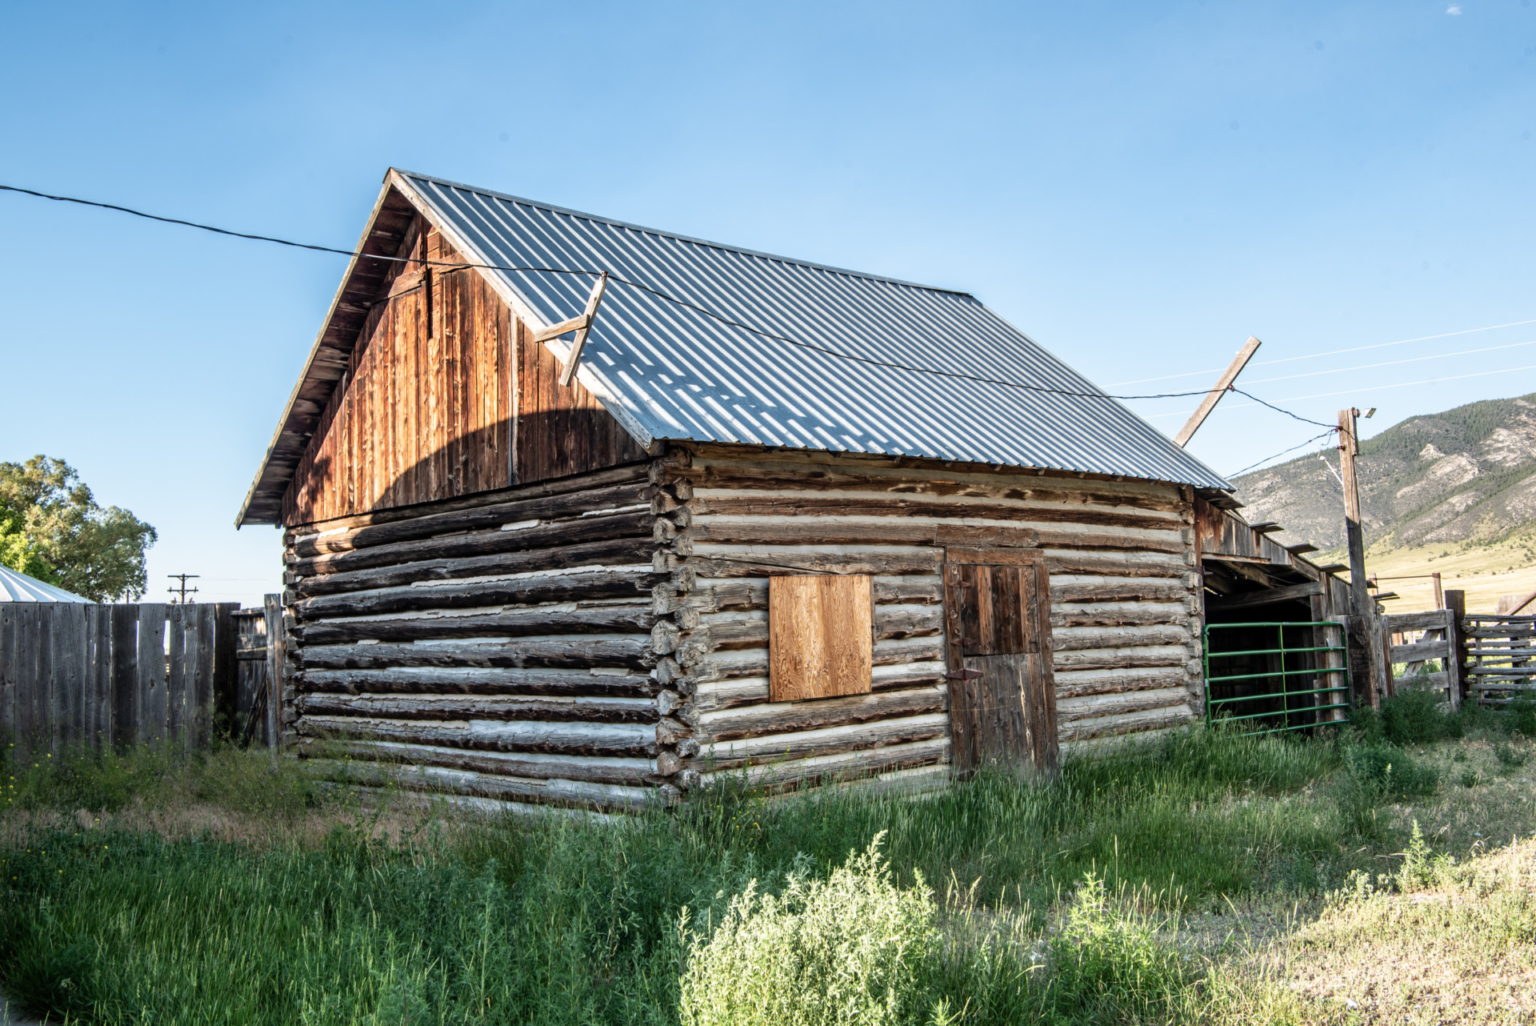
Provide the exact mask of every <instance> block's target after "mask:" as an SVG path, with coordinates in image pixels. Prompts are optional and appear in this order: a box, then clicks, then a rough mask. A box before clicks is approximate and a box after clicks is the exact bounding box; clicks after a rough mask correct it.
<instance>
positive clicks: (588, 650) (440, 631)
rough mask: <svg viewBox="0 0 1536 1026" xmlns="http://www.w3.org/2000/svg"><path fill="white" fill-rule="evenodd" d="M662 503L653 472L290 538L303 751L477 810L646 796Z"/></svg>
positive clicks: (656, 713) (668, 725)
mask: <svg viewBox="0 0 1536 1026" xmlns="http://www.w3.org/2000/svg"><path fill="white" fill-rule="evenodd" d="M653 493H654V489H653V488H652V486H651V484H650V482H649V480H648V477H647V470H646V467H645V466H644V465H643V464H642V465H634V466H628V467H619V468H614V469H610V470H606V471H600V472H597V473H593V474H587V475H581V476H577V477H572V478H566V479H562V480H559V481H553V482H548V483H546V484H542V485H534V486H529V487H521V488H513V489H505V490H501V491H498V492H491V493H487V494H483V495H478V496H474V497H472V498H466V499H460V500H456V501H455V502H449V503H437V504H433V505H431V506H427V507H424V508H419V509H415V510H383V511H380V512H376V513H372V514H367V515H362V516H357V517H351V518H346V519H342V520H337V521H330V522H327V523H323V524H320V525H310V526H300V527H297V528H292V529H290V530H289V531H288V533H287V536H286V543H287V544H286V555H285V559H286V561H287V575H286V578H285V581H286V584H287V591H286V592H285V595H284V603H285V604H286V605H287V606H288V608H289V610H290V613H291V615H292V618H293V627H292V630H291V646H292V649H293V650H294V658H293V662H294V673H295V677H296V685H297V714H298V715H297V719H296V721H295V723H294V725H293V736H292V739H291V740H293V741H295V742H296V743H297V745H298V747H299V750H300V753H301V754H302V755H306V756H309V757H313V758H317V759H320V760H324V761H321V762H317V764H316V765H318V766H320V767H322V768H324V769H327V770H332V771H334V772H335V773H337V774H339V775H343V776H345V777H347V778H348V779H353V780H356V781H358V782H361V783H364V784H376V783H379V782H381V781H385V780H393V781H395V782H397V783H399V784H401V785H403V786H406V787H408V788H420V789H424V790H432V791H439V792H446V793H448V794H450V795H457V796H459V797H460V798H462V799H463V800H465V801H470V802H483V801H484V800H492V801H503V802H514V803H521V802H541V803H552V804H557V805H579V806H583V807H593V806H595V807H600V808H614V807H619V808H622V807H634V806H638V805H642V804H644V802H645V801H647V800H648V799H654V798H655V797H656V796H657V794H658V791H657V789H658V788H660V787H662V785H664V784H666V783H667V780H666V774H665V773H663V772H659V771H658V766H657V762H658V757H659V756H660V755H661V753H662V752H663V751H664V749H665V745H666V743H667V741H668V739H669V738H670V737H671V734H672V733H673V732H675V726H676V721H673V720H669V719H668V718H667V713H669V712H670V711H671V710H672V709H673V708H674V707H675V706H676V705H677V696H676V695H675V694H674V693H672V692H669V691H667V690H666V689H664V688H663V687H661V685H660V684H659V683H658V682H657V680H656V679H655V678H654V676H653V675H652V672H651V671H652V669H653V667H654V666H655V664H656V655H655V652H654V644H653V640H652V635H653V628H654V627H655V625H656V623H657V617H656V614H655V612H654V611H653V608H652V596H651V592H652V586H653V584H654V583H655V581H656V580H657V579H658V578H657V575H656V573H655V572H654V571H653V569H652V557H653V553H654V549H655V543H654V542H653V540H652V535H653V524H654V521H655V516H654V514H653V513H652V510H651V499H652V495H653ZM342 756H344V757H345V761H343V760H342V759H341V758H340V757H342ZM667 793H668V792H665V791H663V792H660V794H662V795H665V794H667Z"/></svg>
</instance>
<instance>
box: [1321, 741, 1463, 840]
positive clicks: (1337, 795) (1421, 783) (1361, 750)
mask: <svg viewBox="0 0 1536 1026" xmlns="http://www.w3.org/2000/svg"><path fill="white" fill-rule="evenodd" d="M1343 754H1344V773H1343V774H1342V775H1341V777H1340V779H1339V781H1338V783H1336V784H1335V785H1334V787H1335V790H1334V800H1335V802H1336V804H1337V806H1338V810H1339V815H1340V818H1341V819H1342V820H1343V822H1344V826H1345V828H1346V829H1348V830H1350V831H1351V832H1353V833H1356V834H1359V835H1361V836H1366V837H1369V836H1375V835H1376V834H1377V833H1378V832H1379V827H1378V824H1377V822H1376V808H1377V806H1379V805H1381V804H1382V803H1383V802H1386V801H1391V800H1392V799H1396V798H1410V797H1427V796H1429V795H1432V794H1434V793H1435V791H1436V789H1437V788H1438V787H1439V783H1440V775H1439V774H1438V773H1436V772H1435V770H1434V768H1433V767H1430V766H1425V765H1423V764H1421V763H1419V762H1416V761H1414V759H1413V758H1412V757H1410V756H1409V755H1408V753H1407V752H1405V751H1403V750H1402V749H1401V748H1394V747H1392V746H1391V745H1388V744H1383V743H1381V742H1376V743H1371V744H1364V745H1359V744H1348V745H1345V746H1344V753H1343Z"/></svg>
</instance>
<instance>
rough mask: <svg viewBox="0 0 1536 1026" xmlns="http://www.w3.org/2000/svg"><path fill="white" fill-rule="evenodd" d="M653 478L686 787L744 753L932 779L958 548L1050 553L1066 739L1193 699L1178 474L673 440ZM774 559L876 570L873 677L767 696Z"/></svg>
mask: <svg viewBox="0 0 1536 1026" xmlns="http://www.w3.org/2000/svg"><path fill="white" fill-rule="evenodd" d="M653 480H655V481H656V483H657V485H658V487H659V488H660V495H659V496H658V498H657V508H658V511H659V512H660V513H661V518H660V520H659V522H658V523H657V525H656V537H657V540H658V543H659V544H660V546H661V548H660V549H659V550H658V553H657V557H656V569H657V570H658V571H665V572H666V573H667V574H668V575H669V576H668V579H667V580H666V581H665V582H664V583H662V584H661V585H659V586H658V596H657V608H658V609H670V610H671V613H672V615H671V617H670V618H669V622H667V623H666V624H664V625H663V628H664V629H665V630H666V631H667V632H668V633H667V634H666V636H665V638H664V642H665V645H666V646H667V647H669V649H670V650H669V651H666V652H662V653H660V655H661V659H660V662H659V664H658V673H659V674H660V675H661V676H663V677H666V678H675V679H674V680H673V683H672V684H671V685H670V686H671V687H672V688H673V689H674V690H676V691H677V692H678V693H679V694H680V695H682V696H686V701H685V703H684V704H683V706H682V707H681V708H680V709H679V710H678V711H677V712H676V713H675V716H676V718H677V719H679V720H681V721H682V722H683V723H684V724H685V725H686V727H687V728H688V729H689V731H690V736H689V737H687V738H686V739H685V740H684V741H683V742H682V743H681V744H680V745H679V748H678V754H679V756H680V767H681V770H682V772H681V773H680V775H679V776H678V777H677V778H676V779H677V781H678V783H679V784H680V785H681V786H683V787H688V786H692V785H693V784H695V783H696V782H697V781H700V780H704V779H707V778H708V777H710V776H711V775H714V774H719V773H725V772H734V771H738V770H741V769H743V768H746V771H747V772H748V774H749V775H750V776H752V777H754V778H756V779H758V780H761V781H763V782H764V783H768V784H776V785H784V786H789V785H791V784H794V783H796V782H798V781H803V780H804V779H805V778H806V777H807V776H814V775H818V774H820V775H836V774H847V773H850V772H860V773H867V772H877V773H879V774H882V775H884V776H885V777H886V779H890V780H892V781H893V782H895V781H901V782H904V783H908V784H917V783H919V782H923V781H928V782H934V783H937V782H940V781H942V780H943V779H945V777H946V776H947V772H948V770H947V765H948V763H949V725H948V715H947V709H946V700H947V698H946V696H947V685H946V682H945V679H944V676H943V675H944V672H945V662H944V652H943V645H942V640H943V639H942V631H943V615H942V613H943V610H942V601H943V599H942V588H941V582H940V569H941V566H942V564H943V562H944V559H945V551H946V549H947V548H949V547H955V546H960V547H991V546H997V547H1017V546H1038V547H1039V549H1040V550H1041V551H1042V552H1043V554H1044V555H1045V557H1046V563H1047V566H1048V568H1049V570H1050V573H1051V624H1052V630H1053V637H1054V639H1055V676H1056V686H1057V706H1058V723H1059V728H1060V730H1059V733H1060V738H1061V740H1062V743H1063V745H1064V747H1066V748H1068V749H1070V748H1071V747H1073V746H1074V745H1078V744H1082V743H1084V742H1089V741H1093V740H1095V739H1101V738H1106V737H1111V736H1115V735H1120V734H1126V733H1132V732H1139V731H1150V730H1158V729H1163V728H1169V727H1173V726H1176V725H1179V724H1182V723H1186V722H1188V721H1189V720H1191V719H1193V718H1194V717H1195V716H1196V715H1197V713H1196V709H1197V708H1198V705H1199V700H1200V697H1201V694H1200V679H1201V677H1200V662H1199V628H1198V615H1197V614H1198V610H1199V606H1198V598H1199V592H1198V587H1199V585H1198V580H1199V578H1198V574H1197V573H1196V554H1195V549H1194V547H1193V542H1194V533H1193V530H1192V528H1193V506H1192V501H1193V496H1192V495H1191V494H1190V493H1189V492H1187V491H1185V490H1182V489H1180V488H1178V487H1176V486H1173V485H1163V484H1157V483H1152V482H1140V481H1122V482H1115V481H1108V480H1103V481H1099V480H1095V481H1088V480H1084V479H1079V478H1076V477H1067V476H1059V475H1041V474H1037V473H1035V472H1032V471H1030V472H1026V471H1017V470H1011V471H996V472H993V471H987V470H985V469H983V468H976V467H975V466H973V465H971V466H967V467H965V468H963V469H959V470H951V469H943V468H942V465H941V464H936V463H934V462H932V461H922V462H920V461H910V460H891V459H874V458H867V459H866V458H858V457H840V456H836V455H831V454H815V453H770V452H757V453H752V452H750V451H744V450H743V449H741V448H739V447H735V448H726V447H721V446H687V447H676V446H675V447H674V449H673V451H672V452H671V453H669V454H668V455H667V456H666V457H665V458H664V459H662V460H660V461H658V462H657V463H656V464H655V466H654V468H653ZM784 573H859V574H869V575H872V576H873V577H874V584H875V603H876V605H875V612H874V622H875V652H874V664H875V665H874V686H873V690H872V693H871V694H869V695H860V696H852V697H846V698H833V699H825V700H819V701H806V702H792V703H774V702H771V701H770V700H769V689H768V676H767V674H768V649H767V643H768V620H767V616H768V612H767V594H768V583H767V582H768V578H769V577H770V576H772V575H775V574H784ZM786 756H788V757H805V761H801V762H791V761H784V759H785V757H786Z"/></svg>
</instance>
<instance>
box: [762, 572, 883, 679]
mask: <svg viewBox="0 0 1536 1026" xmlns="http://www.w3.org/2000/svg"><path fill="white" fill-rule="evenodd" d="M873 596H874V590H873V585H872V582H871V579H870V578H869V577H865V576H862V575H851V574H850V575H827V576H817V577H773V578H770V580H769V582H768V661H769V673H768V689H769V695H770V698H771V700H772V701H775V702H786V701H795V700H798V699H805V698H829V697H832V696H835V695H861V694H867V693H868V692H869V690H870V680H871V673H872V670H873V665H874V632H873V630H872V624H873V619H874V597H873Z"/></svg>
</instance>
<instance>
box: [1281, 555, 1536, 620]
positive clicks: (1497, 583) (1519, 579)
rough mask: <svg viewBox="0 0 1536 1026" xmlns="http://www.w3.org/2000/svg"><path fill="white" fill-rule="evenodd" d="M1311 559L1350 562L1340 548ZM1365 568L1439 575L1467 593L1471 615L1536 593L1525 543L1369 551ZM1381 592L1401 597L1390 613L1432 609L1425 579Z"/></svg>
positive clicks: (1390, 584)
mask: <svg viewBox="0 0 1536 1026" xmlns="http://www.w3.org/2000/svg"><path fill="white" fill-rule="evenodd" d="M1309 558H1311V559H1312V560H1313V562H1316V563H1318V564H1327V563H1347V562H1349V556H1348V555H1347V554H1346V553H1345V552H1343V551H1342V550H1339V551H1335V552H1319V553H1315V554H1314V555H1313V556H1311V557H1309ZM1365 568H1366V571H1367V572H1368V573H1371V574H1375V575H1377V576H1378V577H1400V576H1409V575H1424V574H1431V573H1439V574H1440V577H1441V581H1442V582H1443V586H1444V587H1445V588H1446V589H1451V588H1460V589H1461V590H1463V591H1465V592H1466V593H1467V612H1469V613H1495V612H1497V611H1498V605H1499V599H1500V597H1501V596H1504V595H1514V594H1518V595H1520V596H1521V597H1522V598H1523V597H1524V596H1526V595H1529V594H1530V593H1531V592H1533V591H1536V559H1533V558H1532V554H1531V550H1530V548H1529V540H1528V539H1526V540H1524V541H1520V540H1514V541H1505V542H1501V543H1497V544H1489V545H1474V544H1451V545H1431V546H1418V547H1415V548H1403V549H1376V548H1372V549H1370V550H1368V551H1367V552H1366V554H1365ZM1346 576H1347V575H1346ZM1381 590H1382V591H1395V592H1397V594H1398V596H1399V598H1397V599H1393V600H1390V601H1388V602H1387V603H1386V606H1387V612H1389V613H1411V612H1416V611H1418V610H1421V609H1433V608H1435V599H1434V583H1433V582H1432V581H1430V580H1428V579H1427V578H1422V577H1421V578H1420V579H1418V580H1384V581H1382V582H1381ZM1531 608H1536V604H1533V607H1528V608H1527V609H1526V610H1525V612H1527V613H1529V612H1531Z"/></svg>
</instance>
